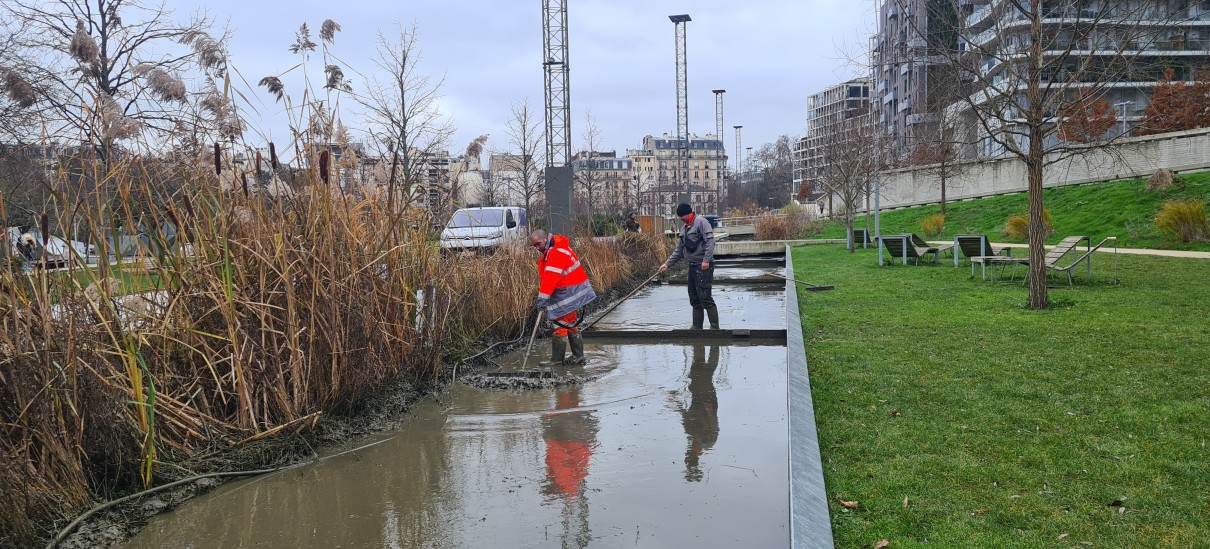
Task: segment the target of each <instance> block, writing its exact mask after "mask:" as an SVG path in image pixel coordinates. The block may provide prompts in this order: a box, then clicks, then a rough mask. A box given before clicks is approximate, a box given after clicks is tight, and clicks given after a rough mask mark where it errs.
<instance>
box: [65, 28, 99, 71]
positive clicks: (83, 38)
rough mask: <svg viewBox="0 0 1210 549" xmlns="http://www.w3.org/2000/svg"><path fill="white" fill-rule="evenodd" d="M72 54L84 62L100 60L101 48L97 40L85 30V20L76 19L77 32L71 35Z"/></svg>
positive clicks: (70, 49) (70, 48)
mask: <svg viewBox="0 0 1210 549" xmlns="http://www.w3.org/2000/svg"><path fill="white" fill-rule="evenodd" d="M67 51H69V52H70V53H71V56H72V57H74V58H75V59H76V61H79V62H81V63H84V64H92V63H96V62H97V61H99V60H100V55H101V48H99V47H97V41H96V40H93V39H92V37H91V36H89V35H88V32H87V31H85V30H84V22H83V21H79V20H77V21H76V33H75V34H73V35H72V36H71V45H70V46H68V50H67Z"/></svg>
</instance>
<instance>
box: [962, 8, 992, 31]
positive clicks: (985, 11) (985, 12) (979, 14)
mask: <svg viewBox="0 0 1210 549" xmlns="http://www.w3.org/2000/svg"><path fill="white" fill-rule="evenodd" d="M991 14H992V6H991V4H986V5H984V6H982V7H979V8H977V9H976V10H975V12H974V13H972V14H970V15H968V16H966V27H967V28H970V27H974V26H975V25H978V24H979V23H982V22H983V20H984V19H987V17H988V16H989V15H991Z"/></svg>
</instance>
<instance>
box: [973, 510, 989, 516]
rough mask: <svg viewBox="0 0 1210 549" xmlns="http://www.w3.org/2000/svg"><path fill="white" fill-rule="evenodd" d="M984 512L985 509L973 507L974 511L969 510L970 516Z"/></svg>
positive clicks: (985, 511)
mask: <svg viewBox="0 0 1210 549" xmlns="http://www.w3.org/2000/svg"><path fill="white" fill-rule="evenodd" d="M986 513H987V509H975V510H974V511H972V512H971V516H975V515H983V514H986Z"/></svg>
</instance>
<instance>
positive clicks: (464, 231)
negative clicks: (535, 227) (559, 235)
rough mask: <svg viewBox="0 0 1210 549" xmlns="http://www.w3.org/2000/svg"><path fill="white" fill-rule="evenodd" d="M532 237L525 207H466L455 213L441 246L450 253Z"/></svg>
mask: <svg viewBox="0 0 1210 549" xmlns="http://www.w3.org/2000/svg"><path fill="white" fill-rule="evenodd" d="M528 237H529V230H528V229H527V225H526V219H525V208H520V207H517V206H496V207H491V208H462V209H459V210H458V211H456V212H454V215H453V216H451V217H450V220H449V222H447V223H446V224H445V229H442V231H441V247H442V248H444V249H447V250H464V249H465V250H473V249H484V248H495V247H498V246H502V245H506V244H509V243H520V242H523V241H524V240H525V239H526V238H528Z"/></svg>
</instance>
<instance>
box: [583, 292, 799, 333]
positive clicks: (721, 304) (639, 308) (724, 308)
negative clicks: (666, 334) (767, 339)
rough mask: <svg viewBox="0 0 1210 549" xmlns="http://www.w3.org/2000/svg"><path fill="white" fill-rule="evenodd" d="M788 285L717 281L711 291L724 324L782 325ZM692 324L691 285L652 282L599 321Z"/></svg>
mask: <svg viewBox="0 0 1210 549" xmlns="http://www.w3.org/2000/svg"><path fill="white" fill-rule="evenodd" d="M784 294H785V285H784V283H783V284H750V285H747V284H746V285H740V286H732V285H726V286H724V285H721V284H719V285H715V286H714V289H713V291H712V292H711V295H712V296H713V297H714V303H715V305H717V306H718V316H719V326H720V327H722V328H748V329H753V330H755V329H782V328H785V327H786V312H785V311H786V303H785V298H784ZM692 324H693V314H692V310H691V309H690V308H689V295H688V287H687V286H685V285H683V284H665V285H660V286H650V287H648V288H646V289H644V290H642V291H641V292H640V293H639V294H638V295H636V296H635V297H634V298H631V299H630V300H629V301H626V302H624V303H622V304H621V305H619V306H618V308H617V309H615V310H614V311H613V312H612V313H610V314H609V316H607V317H605V318H603V319H601V321H600V322H597V323H596V324H595V325H593V326H594V328H597V329H600V330H669V329H677V328H689V327H690V326H691V325H692Z"/></svg>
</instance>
